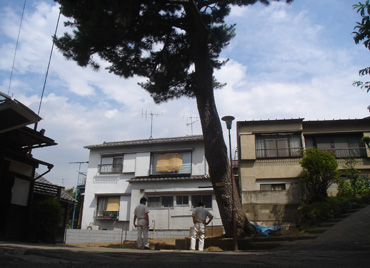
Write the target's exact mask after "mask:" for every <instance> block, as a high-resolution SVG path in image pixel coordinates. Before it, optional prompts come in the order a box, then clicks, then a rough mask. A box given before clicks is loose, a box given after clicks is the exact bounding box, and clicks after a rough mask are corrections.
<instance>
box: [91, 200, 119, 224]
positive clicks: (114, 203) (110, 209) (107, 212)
mask: <svg viewBox="0 0 370 268" xmlns="http://www.w3.org/2000/svg"><path fill="white" fill-rule="evenodd" d="M119 201H120V197H119V196H99V197H98V200H97V202H98V203H97V210H96V216H97V218H98V219H118V213H119Z"/></svg>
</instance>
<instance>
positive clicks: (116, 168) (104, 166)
mask: <svg viewBox="0 0 370 268" xmlns="http://www.w3.org/2000/svg"><path fill="white" fill-rule="evenodd" d="M100 163H101V164H100V165H99V173H102V174H103V173H122V168H123V156H102V158H101V162H100Z"/></svg>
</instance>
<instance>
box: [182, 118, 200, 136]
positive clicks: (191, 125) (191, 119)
mask: <svg viewBox="0 0 370 268" xmlns="http://www.w3.org/2000/svg"><path fill="white" fill-rule="evenodd" d="M183 118H186V119H187V120H188V121H189V120H190V122H189V123H187V124H186V126H190V129H191V135H192V136H193V125H194V123H196V122H198V121H199V117H197V116H192V115H191V116H188V117H185V116H184V117H183Z"/></svg>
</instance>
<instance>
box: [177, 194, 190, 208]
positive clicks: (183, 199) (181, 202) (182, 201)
mask: <svg viewBox="0 0 370 268" xmlns="http://www.w3.org/2000/svg"><path fill="white" fill-rule="evenodd" d="M176 205H177V206H188V205H189V196H187V195H178V196H176Z"/></svg>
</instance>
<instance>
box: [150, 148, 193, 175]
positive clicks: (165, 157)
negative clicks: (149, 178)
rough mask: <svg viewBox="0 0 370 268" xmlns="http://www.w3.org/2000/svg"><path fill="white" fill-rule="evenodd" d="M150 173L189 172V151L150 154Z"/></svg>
mask: <svg viewBox="0 0 370 268" xmlns="http://www.w3.org/2000/svg"><path fill="white" fill-rule="evenodd" d="M150 174H151V175H164V174H191V152H181V153H154V154H152V157H151V165H150Z"/></svg>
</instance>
